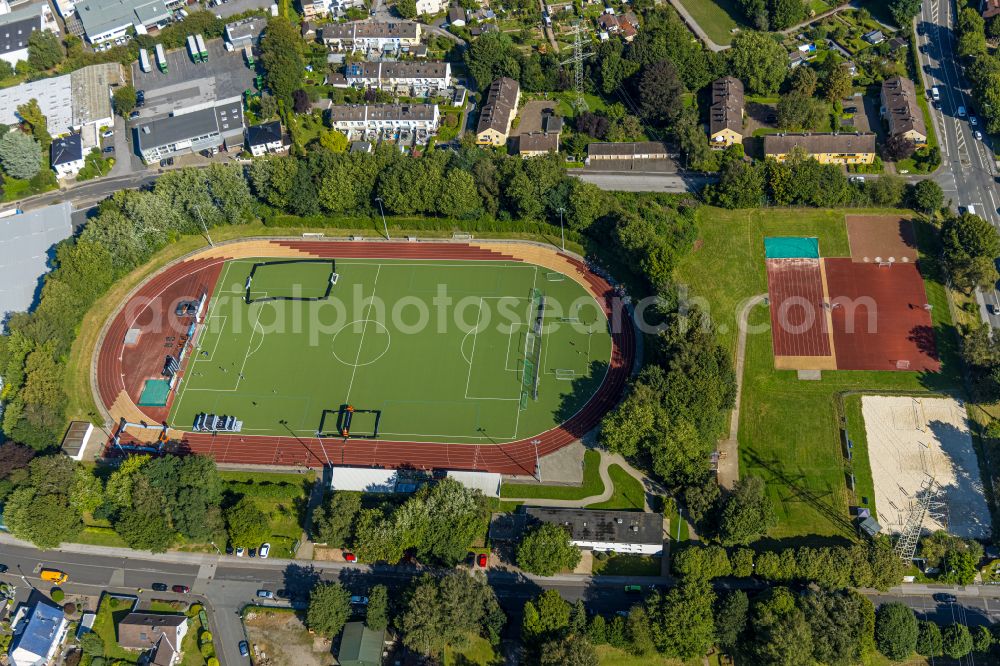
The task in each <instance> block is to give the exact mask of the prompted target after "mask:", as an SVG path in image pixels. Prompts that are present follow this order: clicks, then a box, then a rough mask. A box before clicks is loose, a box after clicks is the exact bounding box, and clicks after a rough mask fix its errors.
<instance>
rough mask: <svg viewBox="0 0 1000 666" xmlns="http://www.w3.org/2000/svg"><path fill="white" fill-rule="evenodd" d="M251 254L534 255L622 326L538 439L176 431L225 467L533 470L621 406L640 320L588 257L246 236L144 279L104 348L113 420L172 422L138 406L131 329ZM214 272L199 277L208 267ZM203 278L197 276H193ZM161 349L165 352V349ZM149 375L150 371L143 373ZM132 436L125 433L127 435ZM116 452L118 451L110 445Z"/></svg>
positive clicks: (98, 390) (536, 249) (99, 385)
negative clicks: (129, 357)
mask: <svg viewBox="0 0 1000 666" xmlns="http://www.w3.org/2000/svg"><path fill="white" fill-rule="evenodd" d="M249 256H257V257H260V256H276V257H278V256H300V257H335V258H380V259H448V258H450V259H464V260H479V261H482V260H494V261H530V262H532V263H536V264H540V265H542V264H544V265H546V266H547V267H548V268H553V269H555V270H559V271H561V272H564V273H566V274H567V275H569V276H570V277H572V278H573V279H575V280H577V281H578V282H580V283H581V284H583V285H584V286H585V287H586V288H587V289H588V290H589V291H590V292H591V293H592V294H593V295H594V296H595V298H596V299H597V301H598V303H600V304H601V306H602V308H603V309H604V312H605V315H606V316H607V317H608V318H609V319H613V320H614V319H617V320H618V321H620V322H621V324H622V325H618V326H614V327H613V333H612V354H611V365H610V368H609V369H608V372H607V375H606V376H605V378H604V382H603V383H602V384H601V386H600V387H599V388H598V390H597V391H596V392H595V393H594V395H593V396H591V398H590V400H589V401H588V402H587V403H586V404H585V405H584V407H583V408H582V409H581V410H580V411H579V412H578V413H577V414H575V415H574V416H573V417H571V418H570V419H569V420H568V421H566V422H565V423H563V424H562V425H561V426H559V427H557V428H553V429H551V430H548V431H546V432H543V433H541V434H540V435H537V436H536V437H532V438H526V439H522V440H519V441H516V442H510V443H507V444H496V445H486V444H461V443H432V442H401V441H384V440H357V439H352V440H349V441H348V442H344V441H342V440H339V439H329V438H324V439H322V440H320V439H319V438H315V437H311V438H302V437H290V436H289V437H285V436H251V435H245V434H238V433H237V434H221V433H220V434H216V435H211V434H201V433H188V432H177V431H172V434H179V435H180V438H181V439H180V445H179V447H178V450H179V451H182V452H190V453H201V454H207V455H211V456H212V457H214V458H215V460H216V461H217V462H219V463H223V464H237V465H267V466H289V467H292V466H306V467H322V466H323V465H325V464H334V465H353V466H364V467H372V466H374V467H400V466H409V467H414V468H418V469H440V468H445V469H457V470H477V471H489V472H498V473H502V474H517V475H532V474H534V472H535V456H536V442H537V454H538V455H539V456H544V455H548V454H550V453H553V452H555V451H557V450H559V449H561V448H562V447H564V446H566V445H568V444H570V443H572V442H573V441H575V440H577V439H579V438H580V437H582V436H583V435H584V434H586V433H587V432H589V431H591V430H593V429H594V428H595V427H596V426H597V425H598V424H599V423H600V420H601V418H602V417H603V416H604V414H605V413H607V411H608V410H610V409H611V408H612V407H614V406H615V404H617V402H618V400H619V398H620V397H621V395H622V392H623V391H624V388H625V384H626V382H627V380H628V377H629V374H630V373H631V369H632V366H633V364H634V361H635V354H636V339H635V330H634V327H633V326H632V323H631V320H630V319H629V318H628V316H627V314H626V313H625V310H624V309H623V308H622V305H621V302H620V299H617V298H616V297H615V291H614V289H613V287H612V286H611V285H610V284H609V283H608V282H607V281H606V280H604V279H603V278H601V277H600V276H598V275H596V274H594V273H592V272H590V271H589V270H588V269H587V267H586V265H585V264H584V263H583V262H582V261H580V260H579V259H577V258H575V257H572V256H570V255H567V254H563V253H560V252H558V251H555V250H553V249H550V248H547V247H544V246H540V245H535V244H532V243H507V242H503V243H499V242H497V243H474V242H473V243H461V244H459V243H452V242H441V243H438V242H421V243H416V244H415V243H394V242H373V243H358V242H344V241H301V240H272V239H260V240H242V241H236V242H233V243H229V244H225V245H222V246H218V247H216V248H212V249H206V250H203V251H201V252H199V253H196V254H194V255H193V256H189V257H187V258H185V259H183V260H181V261H178V262H176V263H173V264H170V265H168V266H167V267H165V268H164V269H162V270H161V271H159V272H158V273H157V274H155V275H154V276H153V277H152V278H149V279H148V280H147V281H146V282H145V283H144V284H143V285H141V286H140V287H139V288H138V289H137V290H135V291H134V292H133V294H132V295H131V296H130V297H129V298H128V300H127V301H126V302H125V303H123V304H122V307H120V308H119V310H118V312H117V313H116V315H115V316H114V319H113V320H112V321H111V322H110V324H109V325H108V326H107V328H106V331H105V333H104V335H103V336H102V339H101V342H100V343H99V345H98V350H97V361H96V364H95V367H96V375H95V377H94V378H93V379H94V390H95V398H96V399H97V400H98V401H99V403H100V405H101V406H102V408H103V409H104V410H106V412H107V413H108V415H109V416H111V418H112V420H113V421H115V422H117V421H118V419H119V418H121V417H123V416H124V417H126V418H128V419H130V420H131V419H134V418H140V417H141V418H143V419H144V420H145V421H146V422H152V423H156V422H162V421H163V420H164V419H165V418H166V409H165V408H148V407H137V406H136V405H135V402H134V400H133V398H131V397H130V395H129V394H130V393H133V394H134V386H133V387H131V388H132V390H131V391H130V390H129V388H130V387H129V386H127V383H128V382H129V376H130V374H134V373H130V372H129V370H130V369H129V368H128V367H126V366H125V364H123V362H122V358H123V351H124V345H123V343H122V341H123V340H124V338H125V334H126V333H127V331H128V330H129V328H130V327H132V326H133V325H135V324H136V323H137V322H141V321H142V320H143V318H144V317H148V316H153V315H155V316H163V315H165V314H166V312H165V311H166V309H167V308H168V307H169V304H170V302H171V300H170V299H169V298H162V299H157V298H156V297H158V296H161V295H163V296H165V295H167V294H169V293H170V290H171V288H172V287H173V286H175V285H178V284H183V283H185V282H188V283H190V282H191V281H192V280H198V279H201V280H203V281H208V282H210V283H211V284H214V280H212V279H211V277H212V276H217V275H218V271H219V270H220V269H221V266H222V264H223V263H224V262H225V261H227V260H229V259H235V258H242V257H249ZM206 271H207V273H206V276H207V277H199V276H198V274H200V273H203V272H206ZM192 276H194V277H192ZM144 302H153V303H159V307H160V308H161V309H163V310H164V312H161V313H152V314H151V313H150V312H149V310H150V308H149V307H148V306H147V307H144V306H143V305H142V304H143V303H144ZM152 351H153V353H155V354H156V355H159V356H160V357H162V354H163V349H162V347H154V348H153V350H152ZM140 374H141V373H140ZM123 438H124V437H123ZM108 453H109V454H111V455H113V454H112V453H111V452H110V451H109V452H108Z"/></svg>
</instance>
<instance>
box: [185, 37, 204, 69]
mask: <svg viewBox="0 0 1000 666" xmlns="http://www.w3.org/2000/svg"><path fill="white" fill-rule="evenodd" d="M187 47H188V53H189V54H190V55H191V60H193V61H195V62H201V52H200V51H199V50H198V43H197V42H195V40H194V35H188V38H187Z"/></svg>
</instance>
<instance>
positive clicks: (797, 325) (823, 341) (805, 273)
mask: <svg viewBox="0 0 1000 666" xmlns="http://www.w3.org/2000/svg"><path fill="white" fill-rule="evenodd" d="M767 284H768V292H769V294H770V299H771V308H770V309H771V337H772V341H773V344H774V355H775V356H776V357H777V356H795V357H802V356H830V355H831V352H832V350H831V349H830V337H829V335H828V331H827V329H826V313H825V310H824V308H823V302H824V298H823V276H822V273H821V269H820V263H819V260H818V259H768V260H767Z"/></svg>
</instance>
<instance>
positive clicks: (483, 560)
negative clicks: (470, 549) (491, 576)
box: [476, 553, 489, 568]
mask: <svg viewBox="0 0 1000 666" xmlns="http://www.w3.org/2000/svg"><path fill="white" fill-rule="evenodd" d="M488 560H489V556H488V555H487V554H486V553H479V556H478V557H477V558H476V563H477V564H478V565H479V566H481V567H483V568H486V562H487V561H488Z"/></svg>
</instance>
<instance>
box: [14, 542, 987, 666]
mask: <svg viewBox="0 0 1000 666" xmlns="http://www.w3.org/2000/svg"><path fill="white" fill-rule="evenodd" d="M0 563H3V564H6V565H7V566H8V567H9V570H8V571H7V573H6V574H4V575H3V576H0V578H2V579H3V580H4V581H5V582H7V583H10V584H13V585H15V586H18V587H20V588H22V589H21V590H19V592H20V593H21V595H23V596H26V593H27V592H28V590H26V589H24V588H25V585H26V583H27V584H28V585H31V586H34V587H38V588H39V589H41V590H43V591H46V592H47V591H48V589H49V587H50V585H49V584H48V583H44V582H41V581H40V580H39V579H38V574H37V571H38V569H40V568H41V567H42V566H48V567H54V568H57V569H60V570H62V571H65V572H66V573H67V574H68V575H69V581H68V582H67V583H66V584H65V585H64V586H63V587H64V588H65V589H66V590H67V591H68V592H71V593H73V592H87V593H90V594H96V593H98V592H99V591H100V590H102V589H108V590H111V591H117V592H128V593H133V594H134V593H135V592H136V589H142V590H144V593H143V595H142V597H143V599H148V598H150V597H151V595H150V594H149V589H150V587H151V586H152V584H153V583H166V584H167V585H177V584H180V585H187V586H189V587H190V588H191V593H190V596H192V597H197V598H199V600H201V601H203V602H204V603H205V605H206V609H207V610H208V613H209V623H210V625H211V627H212V631H213V633H214V634H215V636H216V646H217V649H218V650H219V657H220V660H221V661H222V663H223V664H225V665H227V666H228V665H233V664H246V663H249V662H248V661H247V660H246V659H245V658H243V657H241V656H240V655H239V650H238V644H239V641H241V640H243V639H244V637H245V636H244V633H243V625H242V623H241V622H240V617H239V611H240V609H241V608H242V607H243V606H245V605H247V604H250V603H255V601H256V599H255V593H256V591H257V590H259V589H267V590H271V591H272V592H276V591H277V590H279V589H285V590H288V592H289V593H290V594H291V595H293V596H296V595H299V594H301V593H302V592H304V591H305V590H308V589H309V588H310V587H311V586H312V585H313V584H314V583H315V582H316V581H317V580H340V581H341V582H342V583H343V584H344V585H345V586H346V587H347V588H348V589H350V590H351V591H352V592H355V593H357V592H364V591H366V590H368V589H370V588H371V586H373V585H376V584H383V585H386V586H388V587H389V588H390V591H391V593H392V592H398V591H400V590H401V589H402V588H403V587H404V586H405V585H406V584H407V583H408V582H409V581H410V580H411V579H412V578H414V577H415V576H418V575H421V574H422V573H424V572H425V570H424V569H420V568H415V567H412V566H388V565H378V566H369V565H357V564H347V563H338V562H305V561H295V560H282V559H266V560H263V559H260V558H254V559H251V558H236V557H234V556H225V555H223V556H219V555H208V554H196V553H164V554H160V555H152V554H150V553H145V552H139V551H130V550H127V549H120V548H107V547H100V546H82V545H77V544H64V546H63V547H62V548H60V549H57V550H51V551H40V550H37V549H35V548H32V547H31V546H28V545H26V544H24V543H23V542H19V541H18V540H17V539H15V538H13V537H12V536H10V535H9V534H6V533H0ZM22 576H23V578H22ZM487 577H488V579H489V581H490V584H491V585H492V586H493V589H494V590H495V591H496V594H497V597H498V598H499V599H500V602H501V605H503V606H504V609H505V610H506V611H507V613H508V614H509V615H510V616H511V617H514V618H517V617H518V615H519V613H520V610H521V608H522V607H523V605H524V602H525V601H526V600H528V599H530V598H533V597H535V596H536V595H537V594H538V593H539V592H540V591H541V590H543V589H555V590H558V591H559V593H560V594H561V595H562V596H563V598H565V599H567V600H569V601H576V600H577V599H583V600H584V602H585V603H586V604H587V607H588V608H589V609H591V610H592V611H596V612H599V613H602V614H606V615H612V614H613V613H614V612H616V611H618V610H624V609H627V608H628V607H629V606H631V605H632V604H634V603H635V602H636V601H637V600H639V598H640V597H639V596H637V595H634V594H627V593H626V592H625V588H624V586H625V585H626V584H628V583H632V584H640V585H643V586H650V585H656V586H657V587H666V586H668V585H671V584H672V583H673V579H671V578H664V577H655V578H653V577H618V576H598V577H589V576H574V575H559V576H554V577H552V578H547V579H542V578H538V577H535V576H525V575H523V574H519V573H516V572H512V571H505V570H500V569H491V570H490V571H489V572H488V573H487ZM754 585H755V584H754V583H752V582H751V584H750V587H753V586H754ZM717 587H718V588H719V589H720V591H721V590H724V589H728V588H730V587H732V585H729V584H720V585H718V586H717ZM740 587H747V586H746V585H740ZM940 592H948V593H950V594H953V595H955V596H956V597H957V599H958V601H957V602H956V603H954V604H952V603H939V602H936V601H935V600H934V599H933V595H934V594H937V593H940ZM863 593H864V594H865V595H866V596H868V597H869V598H870V599H871V600H872V601H873V602H875V603H876V604H879V603H882V602H885V601H893V600H897V601H902V602H903V603H905V604H907V605H908V606H910V607H911V608H913V609H914V610H916V611H917V612H918V613H920V614H926V615H930V616H933V617H935V618H936V619H938V620H939V621H947V622H951V621H953V620H951V618H952V617H958V618H963V619H964V621H966V622H968V624H969V625H971V626H976V625H980V624H988V623H992V622H996V621H1000V586H966V587H951V586H947V585H907V586H901V587H898V588H894V589H893V590H891V591H890V592H888V593H879V592H877V591H874V590H864V591H863ZM155 596H156V598H174V597H176V596H177V595H174V594H172V593H156V594H155ZM268 603H269V604H271V603H274V604H275V605H287V603H286V602H268Z"/></svg>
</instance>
